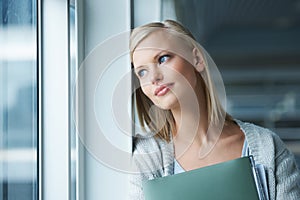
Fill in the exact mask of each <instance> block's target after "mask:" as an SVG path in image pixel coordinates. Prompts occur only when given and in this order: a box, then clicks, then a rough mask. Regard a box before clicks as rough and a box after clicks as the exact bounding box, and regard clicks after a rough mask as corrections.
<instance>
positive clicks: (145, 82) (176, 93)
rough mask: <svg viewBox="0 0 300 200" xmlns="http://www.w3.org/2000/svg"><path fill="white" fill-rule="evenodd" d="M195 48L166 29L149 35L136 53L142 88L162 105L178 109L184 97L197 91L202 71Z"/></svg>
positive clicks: (155, 101) (148, 95)
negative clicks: (199, 67)
mask: <svg viewBox="0 0 300 200" xmlns="http://www.w3.org/2000/svg"><path fill="white" fill-rule="evenodd" d="M196 60H197V59H196V58H195V56H193V48H191V47H188V45H186V43H184V42H183V40H182V39H179V38H177V37H175V36H173V35H170V34H169V33H168V32H166V31H156V32H154V33H152V34H150V35H149V36H148V37H146V38H145V39H144V40H143V41H142V42H141V43H140V44H139V45H138V46H137V47H136V49H135V51H134V53H133V65H134V71H135V74H136V75H137V77H138V79H139V81H140V85H141V89H142V91H143V92H144V94H145V95H146V96H147V97H148V98H150V99H151V101H152V102H153V103H154V104H155V105H157V106H158V107H160V108H162V109H175V108H178V107H179V106H180V99H182V98H188V93H190V92H191V91H192V92H195V87H196V84H197V76H196V73H198V72H197V71H196V70H195V67H194V66H193V64H192V63H194V62H196Z"/></svg>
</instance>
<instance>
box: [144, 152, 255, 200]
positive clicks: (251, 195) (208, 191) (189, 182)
mask: <svg viewBox="0 0 300 200" xmlns="http://www.w3.org/2000/svg"><path fill="white" fill-rule="evenodd" d="M252 166H253V162H252V157H251V156H248V157H242V158H238V159H235V160H231V161H227V162H223V163H220V164H216V165H211V166H208V167H203V168H199V169H195V170H191V171H187V172H183V173H180V174H175V175H172V176H166V177H162V178H157V179H153V180H149V181H146V182H144V183H143V190H144V194H145V198H146V200H201V199H203V200H259V194H258V191H257V187H256V181H255V180H256V178H255V172H254V171H253V168H252Z"/></svg>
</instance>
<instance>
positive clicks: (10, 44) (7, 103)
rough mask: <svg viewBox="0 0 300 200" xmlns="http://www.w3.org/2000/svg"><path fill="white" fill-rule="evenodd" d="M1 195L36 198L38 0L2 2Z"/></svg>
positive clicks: (0, 52)
mask: <svg viewBox="0 0 300 200" xmlns="http://www.w3.org/2000/svg"><path fill="white" fill-rule="evenodd" d="M0 14H1V15H0V99H1V101H0V199H7V200H11V199H24V200H32V199H37V196H38V190H37V54H36V52H37V48H36V47H37V37H36V33H37V32H36V1H34V0H22V1H13V0H1V1H0Z"/></svg>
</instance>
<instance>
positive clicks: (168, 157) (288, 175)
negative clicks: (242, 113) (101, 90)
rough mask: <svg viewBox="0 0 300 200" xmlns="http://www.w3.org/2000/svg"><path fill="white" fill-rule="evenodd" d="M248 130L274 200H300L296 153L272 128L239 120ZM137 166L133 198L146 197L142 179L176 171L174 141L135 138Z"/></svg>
mask: <svg viewBox="0 0 300 200" xmlns="http://www.w3.org/2000/svg"><path fill="white" fill-rule="evenodd" d="M236 122H237V123H238V125H239V126H240V129H241V130H242V131H243V132H244V134H245V138H246V140H247V142H248V147H249V149H250V152H251V154H252V155H253V157H254V160H255V163H256V164H262V165H263V166H264V168H265V170H266V175H267V181H268V190H269V197H270V200H299V199H300V187H299V182H300V174H299V171H298V168H297V166H296V162H295V159H294V156H293V154H292V153H291V152H290V151H289V150H288V149H287V148H286V147H285V145H284V143H283V142H282V141H281V140H280V138H279V137H278V136H277V135H276V134H274V133H273V132H271V131H270V130H268V129H265V128H262V127H259V126H256V125H254V124H250V123H244V122H241V121H238V120H236ZM132 162H133V166H134V167H135V170H136V171H137V172H139V173H137V174H134V175H131V178H130V198H129V199H130V200H143V199H144V194H143V190H142V182H143V181H145V180H149V179H154V178H157V177H163V176H168V175H172V174H173V173H174V149H173V144H172V143H167V142H165V141H163V140H160V139H157V138H154V137H149V138H137V139H135V141H134V150H133V157H132Z"/></svg>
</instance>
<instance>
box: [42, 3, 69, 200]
mask: <svg viewBox="0 0 300 200" xmlns="http://www.w3.org/2000/svg"><path fill="white" fill-rule="evenodd" d="M37 5H38V13H37V16H38V23H37V26H38V28H37V31H38V133H39V135H38V163H39V164H38V165H39V167H38V186H39V194H38V197H39V199H43V200H47V199H56V200H67V199H70V180H71V178H70V166H71V165H70V162H71V158H70V138H69V135H70V128H69V127H70V120H69V117H70V108H69V98H70V95H69V91H70V90H69V87H70V86H69V70H70V69H69V46H70V45H69V1H68V0H38V4H37Z"/></svg>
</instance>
